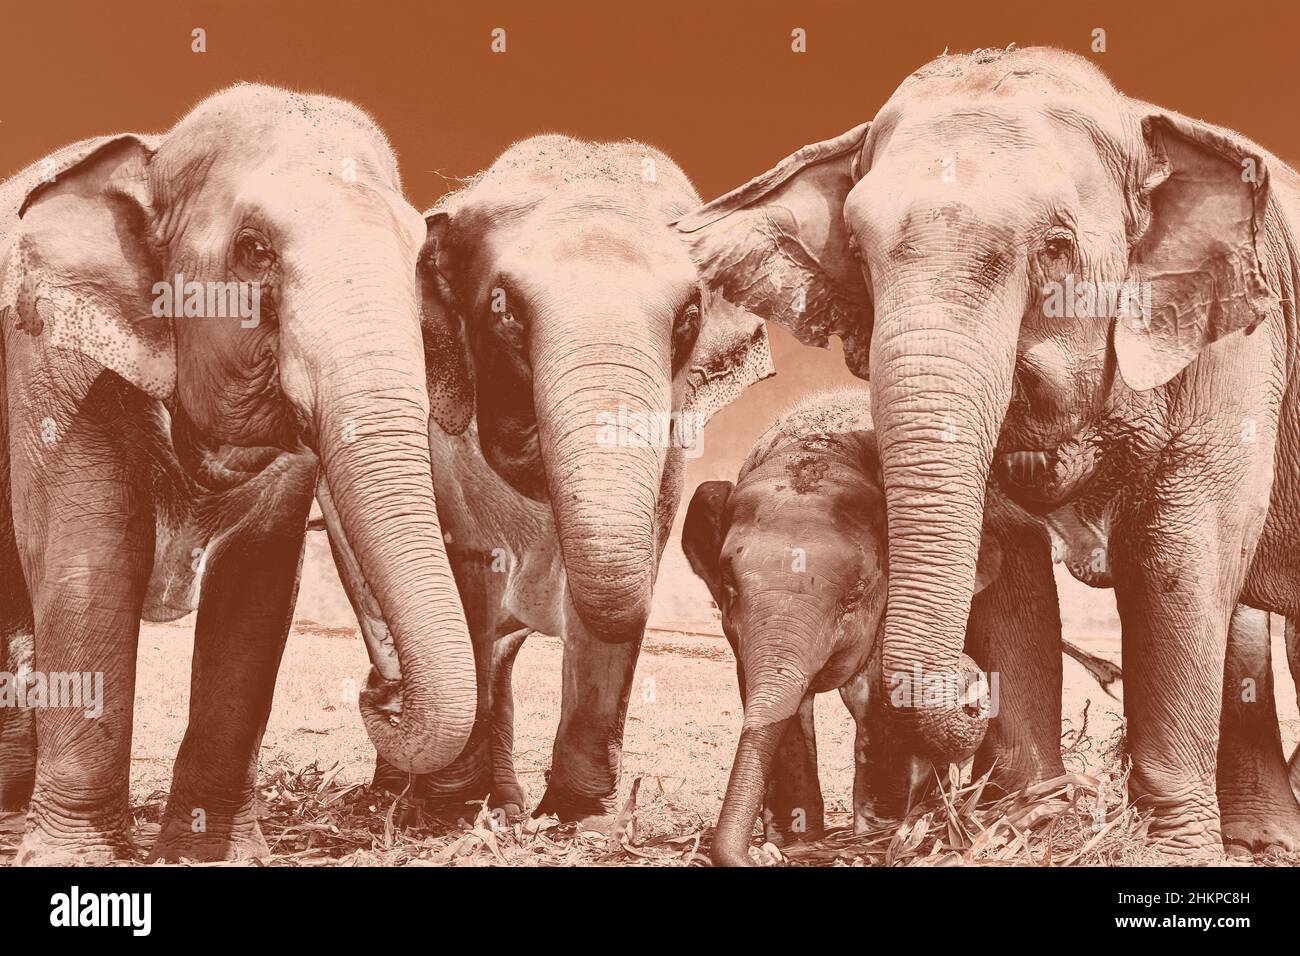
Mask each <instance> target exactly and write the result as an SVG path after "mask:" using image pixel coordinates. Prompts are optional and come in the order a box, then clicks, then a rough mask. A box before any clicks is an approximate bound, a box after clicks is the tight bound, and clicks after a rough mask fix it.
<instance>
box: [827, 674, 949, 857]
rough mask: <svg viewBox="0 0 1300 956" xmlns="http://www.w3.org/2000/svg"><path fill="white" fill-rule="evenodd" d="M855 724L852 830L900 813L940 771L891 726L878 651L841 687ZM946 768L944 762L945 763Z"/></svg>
mask: <svg viewBox="0 0 1300 956" xmlns="http://www.w3.org/2000/svg"><path fill="white" fill-rule="evenodd" d="M840 699H841V700H843V701H844V706H845V707H847V708H848V711H849V713H850V714H851V715H852V716H853V723H854V725H855V726H856V728H857V733H856V737H855V740H854V745H853V831H854V832H855V833H866V832H867V831H868V830H872V829H874V828H876V827H878V826H879V825H880V823H881V821H882V820H897V819H900V818H902V817H904V816H906V814H907V813H908V811H909V810H911V808H912V806H913V805H915V804H916V803H917V801H919V800H921V799H923V798H924V797H925V796H926V795H927V794H928V793H929V792H930V791H931V789H932V788H933V787H934V784H935V782H936V780H937V776H938V771H937V770H936V768H935V766H934V764H932V763H930V762H929V761H927V760H924V759H922V758H920V757H917V756H916V755H915V754H914V753H913V752H912V751H911V749H910V748H908V747H907V746H906V745H905V743H904V742H903V741H902V740H900V739H899V737H898V736H897V735H896V734H895V733H894V732H893V724H891V723H890V721H889V716H888V712H887V709H886V706H885V700H884V695H883V693H882V692H881V674H880V654H879V653H876V654H873V655H872V657H871V660H870V662H869V663H868V665H867V666H866V667H864V668H863V669H862V670H861V671H859V672H858V673H857V674H855V675H854V676H853V677H852V678H851V679H850V680H849V681H848V683H846V684H844V685H843V686H842V687H841V688H840ZM944 773H946V766H945V768H944Z"/></svg>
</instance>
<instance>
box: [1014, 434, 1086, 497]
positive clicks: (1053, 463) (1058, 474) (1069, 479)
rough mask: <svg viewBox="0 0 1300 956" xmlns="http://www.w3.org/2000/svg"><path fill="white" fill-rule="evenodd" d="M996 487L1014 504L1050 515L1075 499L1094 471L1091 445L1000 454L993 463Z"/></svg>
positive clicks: (1072, 444) (1073, 443) (1078, 443)
mask: <svg viewBox="0 0 1300 956" xmlns="http://www.w3.org/2000/svg"><path fill="white" fill-rule="evenodd" d="M994 470H995V472H996V474H997V479H998V484H999V485H1000V486H1001V488H1002V490H1003V491H1005V492H1006V493H1007V495H1008V496H1009V497H1010V498H1011V499H1012V500H1013V501H1015V502H1016V503H1017V504H1019V505H1021V506H1022V507H1024V508H1026V509H1028V510H1029V511H1033V512H1043V511H1050V510H1052V509H1054V508H1056V507H1059V506H1060V505H1061V504H1063V503H1064V502H1066V501H1068V500H1070V499H1071V498H1073V497H1075V496H1076V495H1078V494H1079V493H1080V492H1081V491H1082V490H1083V489H1084V488H1085V487H1086V486H1087V484H1088V481H1089V480H1090V479H1091V478H1092V476H1093V473H1094V472H1095V471H1096V456H1095V453H1094V448H1093V446H1092V445H1091V444H1087V443H1084V442H1081V441H1068V442H1064V443H1062V444H1060V445H1057V446H1056V447H1054V448H1038V449H1019V450H1011V451H1008V450H1004V451H1002V452H1000V453H999V454H998V455H997V457H996V459H995V461H994Z"/></svg>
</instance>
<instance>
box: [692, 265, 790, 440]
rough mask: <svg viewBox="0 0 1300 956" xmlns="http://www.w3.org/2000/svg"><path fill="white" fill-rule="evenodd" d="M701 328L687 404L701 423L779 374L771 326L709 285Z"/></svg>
mask: <svg viewBox="0 0 1300 956" xmlns="http://www.w3.org/2000/svg"><path fill="white" fill-rule="evenodd" d="M703 300H704V301H703V303H702V304H703V310H702V311H703V319H702V321H701V322H700V334H699V336H698V337H697V338H696V340H695V347H694V348H693V349H692V350H691V358H690V361H689V362H688V363H687V366H686V390H687V393H686V396H685V399H684V400H683V402H682V408H683V410H687V411H690V412H692V413H693V414H694V417H695V421H694V424H695V427H696V428H703V427H704V425H706V424H707V423H708V421H709V419H710V418H712V417H713V416H714V414H715V413H716V412H717V411H718V410H719V409H721V408H723V407H724V406H726V405H727V404H728V403H730V402H733V401H735V400H736V399H737V398H739V397H740V396H741V394H743V393H744V391H745V389H746V388H748V387H749V386H750V385H753V384H754V383H755V382H761V381H762V380H763V379H765V378H770V377H771V376H773V375H775V374H776V369H775V368H773V366H772V349H771V345H770V343H769V342H768V340H767V326H765V325H764V324H763V320H762V319H760V318H759V317H758V316H756V315H754V314H753V313H751V312H746V311H745V310H744V309H742V308H739V307H738V306H735V305H733V304H732V303H730V302H728V301H727V300H726V299H724V298H723V297H722V296H721V295H719V294H718V293H717V292H715V291H710V290H705V293H704V296H703Z"/></svg>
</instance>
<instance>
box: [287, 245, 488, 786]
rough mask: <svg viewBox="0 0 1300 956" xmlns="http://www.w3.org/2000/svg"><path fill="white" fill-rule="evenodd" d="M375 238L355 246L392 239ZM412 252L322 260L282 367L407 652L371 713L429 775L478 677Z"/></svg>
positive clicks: (383, 681)
mask: <svg viewBox="0 0 1300 956" xmlns="http://www.w3.org/2000/svg"><path fill="white" fill-rule="evenodd" d="M371 241H372V245H371V246H369V247H368V246H365V245H361V246H356V245H354V246H353V247H352V248H353V249H355V248H379V249H382V248H384V247H383V246H382V245H379V244H378V243H379V239H378V238H375V239H373V240H371ZM390 242H391V240H390ZM406 252H407V250H404V249H401V248H398V249H395V250H393V255H392V257H391V261H388V262H378V263H370V264H368V267H367V268H363V269H358V268H357V264H356V263H355V262H348V263H340V262H335V261H331V260H330V259H329V258H328V257H326V256H325V255H324V254H321V255H318V256H315V257H312V261H314V262H316V263H317V268H319V269H320V272H319V273H316V276H317V280H318V281H317V282H316V283H315V285H314V290H321V291H318V292H316V291H314V293H313V295H312V296H310V297H309V298H310V299H311V300H313V301H315V302H319V303H323V304H324V307H323V308H319V309H313V310H311V311H310V314H311V315H312V316H313V320H314V321H313V323H312V325H311V328H310V338H311V341H310V342H309V343H307V342H300V341H298V340H296V339H295V338H291V337H290V336H289V333H288V331H287V330H288V329H289V328H290V327H291V325H290V323H289V322H288V321H286V322H285V323H283V324H284V328H285V329H286V332H285V334H284V335H285V341H284V343H283V345H282V353H288V355H289V356H290V357H291V358H292V357H296V356H303V357H307V358H303V359H300V360H299V363H300V364H294V363H292V362H290V363H288V364H287V366H283V365H282V376H283V377H284V378H285V387H286V392H287V393H289V394H294V392H293V391H291V388H293V389H297V390H298V391H299V393H301V392H302V389H303V388H304V386H305V388H306V390H307V391H306V394H307V398H306V402H305V404H307V405H308V407H310V408H311V409H312V410H313V411H312V413H311V420H312V423H313V425H314V431H315V444H316V449H317V452H318V454H319V456H320V461H321V467H322V482H323V484H324V485H325V487H326V489H327V498H328V501H329V503H330V511H329V513H330V515H331V517H332V519H333V520H332V522H331V523H332V524H334V525H337V527H332V528H331V532H332V534H333V535H335V536H338V537H340V538H341V539H342V540H341V541H340V542H339V543H340V544H341V545H342V546H343V548H344V549H345V550H346V551H347V552H348V553H350V554H351V555H352V556H353V557H354V559H355V565H356V568H357V570H358V571H359V573H360V575H361V577H362V578H363V579H364V582H365V585H366V586H367V588H368V592H369V595H370V596H372V597H373V600H374V602H375V603H376V604H377V605H378V611H379V614H380V616H381V617H382V620H383V621H384V622H385V624H386V625H387V628H388V630H389V632H390V633H391V637H392V645H393V647H394V648H395V651H396V657H397V663H398V665H399V667H398V668H396V669H399V670H400V674H397V675H394V674H392V673H391V671H392V670H394V668H391V667H390V668H388V670H389V673H379V672H373V671H372V674H371V680H370V684H369V686H368V687H367V689H366V690H364V691H363V692H362V694H361V700H360V707H361V716H362V719H363V722H364V723H365V727H366V730H367V732H368V733H369V735H370V739H371V741H372V742H373V743H374V745H375V749H376V750H377V751H378V752H379V755H380V756H381V757H383V758H384V759H385V760H387V761H388V762H389V763H391V764H392V765H393V766H395V767H397V768H398V769H400V770H404V771H407V772H410V773H429V772H432V771H436V770H439V769H441V768H442V767H444V766H446V765H447V764H448V763H450V762H451V761H452V760H453V759H455V757H456V756H457V755H458V754H459V753H460V752H461V750H462V749H463V748H464V746H465V744H466V742H467V741H468V739H469V735H470V730H471V728H472V726H473V723H474V713H475V706H476V703H477V684H476V679H475V671H474V654H473V648H472V645H471V643H470V638H469V631H468V628H467V626H466V622H465V615H464V611H463V610H462V607H461V602H460V597H459V594H458V592H457V589H456V583H455V580H454V579H453V577H452V571H451V566H450V564H449V563H448V560H447V553H446V549H445V546H444V542H443V536H442V529H441V527H440V526H439V522H438V512H437V507H436V502H435V500H434V492H433V481H432V471H431V465H430V454H429V441H428V427H429V398H428V392H427V386H426V384H425V383H426V380H425V369H424V352H423V346H422V343H421V337H420V326H419V310H418V305H417V300H416V294H415V283H414V276H413V267H412V263H413V262H414V253H413V251H411V254H410V255H407V254H406ZM362 275H364V276H368V277H370V278H369V279H367V280H365V281H362V280H361V279H360V278H358V276H362ZM342 279H347V280H348V281H346V282H345V281H341V280H342ZM299 282H302V283H303V284H304V285H305V283H306V280H305V279H303V278H301V277H300V278H299ZM292 291H293V290H292V289H289V288H286V291H285V301H286V302H289V301H292V297H291V293H292ZM375 313H382V315H381V316H380V317H379V318H377V319H376V320H371V318H370V316H371V315H374V314H375ZM302 326H303V324H302V323H301V322H298V323H293V327H296V328H299V329H301V328H302ZM295 378H297V379H298V381H296V382H295V381H294V379H295ZM300 404H302V402H300Z"/></svg>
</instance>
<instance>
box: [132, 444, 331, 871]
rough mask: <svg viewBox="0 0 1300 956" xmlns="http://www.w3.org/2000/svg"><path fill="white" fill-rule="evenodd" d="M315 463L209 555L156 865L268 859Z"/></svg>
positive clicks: (296, 471) (289, 480)
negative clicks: (263, 765) (260, 792)
mask: <svg viewBox="0 0 1300 956" xmlns="http://www.w3.org/2000/svg"><path fill="white" fill-rule="evenodd" d="M315 470H316V469H315V463H314V462H311V461H308V462H304V463H303V465H302V466H301V467H295V468H294V470H293V471H292V472H291V473H290V474H289V475H286V476H284V477H283V479H282V483H281V484H279V485H278V486H277V487H276V489H275V491H274V494H275V495H276V500H275V512H274V515H273V516H272V517H271V518H270V519H269V520H268V519H266V518H263V519H262V520H261V521H258V522H250V525H251V527H248V528H246V529H240V530H239V531H238V532H236V533H235V534H234V535H233V536H232V537H231V538H230V539H228V540H226V541H224V542H222V543H221V545H220V546H219V547H218V548H217V549H216V550H215V553H214V554H213V555H212V556H211V558H210V560H209V563H208V567H207V570H206V571H205V572H204V575H203V581H202V584H201V588H200V596H199V608H198V616H197V620H196V622H195V646H194V662H193V665H192V670H191V675H190V715H189V724H188V726H187V727H186V730H185V739H184V740H183V741H182V742H181V747H180V751H179V753H178V754H177V756H176V764H175V768H174V770H173V773H172V789H171V795H170V796H169V798H168V800H167V809H166V811H165V812H164V814H163V819H162V828H161V831H160V832H159V834H158V839H157V841H156V843H155V844H154V848H153V851H152V853H151V854H150V859H151V860H177V859H180V858H181V857H186V858H188V859H192V860H202V861H213V860H243V859H253V858H256V857H262V856H266V855H268V853H269V851H268V849H267V845H266V841H265V840H264V839H263V837H262V831H261V827H260V826H259V825H258V822H257V805H258V804H257V793H256V784H257V756H258V752H259V750H260V748H261V745H262V735H263V733H264V732H265V730H266V721H267V717H268V716H269V715H270V712H271V699H272V696H273V694H274V692H275V681H276V675H277V673H278V672H279V668H280V658H281V655H282V654H283V653H284V645H285V640H286V638H287V637H288V635H289V627H290V624H291V623H292V620H293V608H294V602H295V599H296V598H297V593H298V578H299V573H300V571H301V562H302V554H303V541H304V538H305V535H306V526H307V515H308V513H309V512H310V510H311V499H312V491H313V488H314V486H315Z"/></svg>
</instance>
